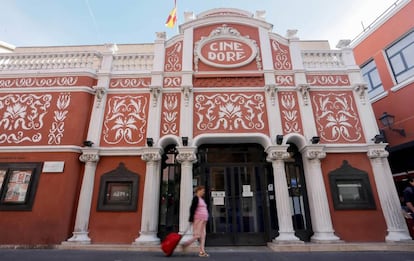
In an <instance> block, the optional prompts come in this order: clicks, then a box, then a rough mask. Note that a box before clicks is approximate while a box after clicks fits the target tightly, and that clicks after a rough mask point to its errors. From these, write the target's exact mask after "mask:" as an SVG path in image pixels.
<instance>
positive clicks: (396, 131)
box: [352, 1, 414, 235]
mask: <svg viewBox="0 0 414 261" xmlns="http://www.w3.org/2000/svg"><path fill="white" fill-rule="evenodd" d="M413 13H414V2H413V1H396V2H395V3H394V4H393V5H392V6H391V7H390V8H389V9H388V10H386V12H384V14H383V15H381V16H380V17H379V18H378V19H377V20H376V21H375V22H374V23H373V24H371V25H370V26H369V27H368V28H366V30H365V31H364V32H363V33H361V34H360V35H359V36H358V37H357V38H356V39H355V40H354V41H353V42H352V47H353V50H354V54H355V59H356V62H357V64H358V65H359V66H360V67H361V70H362V74H363V77H364V80H365V81H366V82H367V93H368V98H369V100H370V102H371V103H372V107H373V110H374V113H375V117H376V118H377V122H378V126H379V127H380V128H379V133H380V136H378V138H379V139H378V142H386V143H388V146H387V151H388V152H389V157H388V160H389V163H390V167H391V171H392V173H393V176H394V180H395V184H396V186H397V189H398V193H399V194H400V195H401V192H402V190H403V189H404V188H405V187H406V186H407V185H408V183H407V182H406V181H407V178H408V177H409V176H414V107H413V106H411V105H410V104H411V102H412V98H413V97H414V19H413V18H412V17H413ZM412 230H413V232H411V233H412V235H414V227H413V228H412Z"/></svg>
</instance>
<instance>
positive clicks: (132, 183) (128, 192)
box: [97, 162, 139, 211]
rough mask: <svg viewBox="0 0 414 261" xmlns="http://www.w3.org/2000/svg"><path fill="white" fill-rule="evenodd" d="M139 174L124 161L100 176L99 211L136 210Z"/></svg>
mask: <svg viewBox="0 0 414 261" xmlns="http://www.w3.org/2000/svg"><path fill="white" fill-rule="evenodd" d="M138 183H139V176H138V175H137V174H136V173H134V172H131V171H129V170H128V169H127V168H125V165H124V163H122V162H121V163H120V164H119V166H118V167H117V168H116V169H115V170H113V171H110V172H108V173H106V174H104V175H102V177H101V184H100V188H99V201H98V208H97V209H98V210H99V211H136V210H137V200H138Z"/></svg>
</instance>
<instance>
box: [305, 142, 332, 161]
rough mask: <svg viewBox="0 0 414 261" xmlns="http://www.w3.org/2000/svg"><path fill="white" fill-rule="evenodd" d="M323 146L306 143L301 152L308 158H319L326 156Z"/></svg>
mask: <svg viewBox="0 0 414 261" xmlns="http://www.w3.org/2000/svg"><path fill="white" fill-rule="evenodd" d="M324 148H325V146H324V145H308V146H306V147H305V148H304V149H303V150H302V151H301V152H302V155H304V156H305V157H306V158H307V159H309V160H314V159H318V160H321V159H323V158H325V157H326V152H325V151H324Z"/></svg>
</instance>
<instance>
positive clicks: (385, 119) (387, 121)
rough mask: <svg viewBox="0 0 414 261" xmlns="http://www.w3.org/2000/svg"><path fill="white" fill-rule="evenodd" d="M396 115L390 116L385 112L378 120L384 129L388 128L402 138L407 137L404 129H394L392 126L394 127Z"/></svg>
mask: <svg viewBox="0 0 414 261" xmlns="http://www.w3.org/2000/svg"><path fill="white" fill-rule="evenodd" d="M394 118H395V116H394V115H391V114H388V113H387V112H384V113H383V114H382V115H381V116H380V117H379V118H378V120H380V121H381V123H382V125H384V127H388V128H389V129H390V130H392V131H395V132H398V134H400V135H401V136H403V137H405V130H404V129H394V128H393V127H392V126H393V125H394Z"/></svg>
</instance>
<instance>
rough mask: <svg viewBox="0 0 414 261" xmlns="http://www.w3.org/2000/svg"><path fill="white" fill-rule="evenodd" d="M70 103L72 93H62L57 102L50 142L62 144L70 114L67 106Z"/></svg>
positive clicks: (50, 131)
mask: <svg viewBox="0 0 414 261" xmlns="http://www.w3.org/2000/svg"><path fill="white" fill-rule="evenodd" d="M69 104H70V93H61V94H60V95H59V98H58V99H57V102H56V107H57V110H55V111H54V113H53V114H54V116H53V122H52V126H51V127H50V129H49V135H48V137H49V140H48V142H47V143H48V144H60V143H61V141H62V138H63V133H64V131H65V119H66V117H67V115H68V112H69V111H68V110H67V108H68V107H69Z"/></svg>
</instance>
